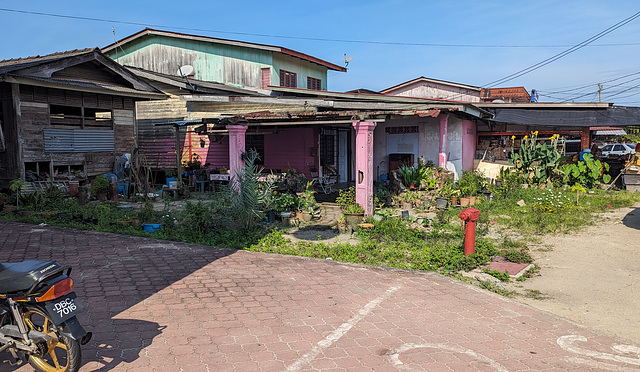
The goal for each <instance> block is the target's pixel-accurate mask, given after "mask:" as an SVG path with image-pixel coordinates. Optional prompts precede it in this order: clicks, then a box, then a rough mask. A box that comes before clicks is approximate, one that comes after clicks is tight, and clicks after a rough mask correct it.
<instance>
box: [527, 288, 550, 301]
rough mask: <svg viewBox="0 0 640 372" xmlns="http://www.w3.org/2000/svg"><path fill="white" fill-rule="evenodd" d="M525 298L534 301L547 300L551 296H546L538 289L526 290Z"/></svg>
mask: <svg viewBox="0 0 640 372" xmlns="http://www.w3.org/2000/svg"><path fill="white" fill-rule="evenodd" d="M524 297H526V298H532V299H534V300H546V299H548V298H549V296H546V295H545V294H544V293H542V292H540V291H539V290H537V289H526V290H525V291H524Z"/></svg>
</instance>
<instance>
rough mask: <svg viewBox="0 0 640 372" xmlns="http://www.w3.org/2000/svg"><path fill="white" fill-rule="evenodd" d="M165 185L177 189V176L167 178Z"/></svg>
mask: <svg viewBox="0 0 640 372" xmlns="http://www.w3.org/2000/svg"><path fill="white" fill-rule="evenodd" d="M167 186H168V187H169V188H170V189H177V188H178V179H177V178H167Z"/></svg>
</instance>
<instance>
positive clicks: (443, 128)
mask: <svg viewBox="0 0 640 372" xmlns="http://www.w3.org/2000/svg"><path fill="white" fill-rule="evenodd" d="M438 117H439V118H440V151H439V156H438V166H439V167H441V168H445V169H446V168H447V127H448V125H449V114H440V115H439V116H438Z"/></svg>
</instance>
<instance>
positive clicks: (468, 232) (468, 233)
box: [458, 207, 480, 256]
mask: <svg viewBox="0 0 640 372" xmlns="http://www.w3.org/2000/svg"><path fill="white" fill-rule="evenodd" d="M458 218H460V219H461V220H463V221H464V222H465V223H464V255H465V256H466V255H468V254H474V253H476V221H478V219H479V218H480V211H479V210H477V209H475V208H473V207H469V208H467V209H465V210H463V211H462V213H460V215H459V216H458Z"/></svg>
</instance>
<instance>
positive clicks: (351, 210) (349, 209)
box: [342, 204, 364, 214]
mask: <svg viewBox="0 0 640 372" xmlns="http://www.w3.org/2000/svg"><path fill="white" fill-rule="evenodd" d="M342 213H344V214H362V213H364V208H362V206H361V205H360V204H349V205H347V206H346V207H345V208H343V209H342Z"/></svg>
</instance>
